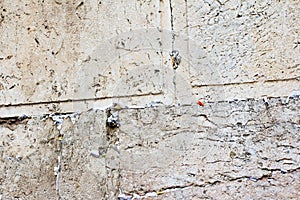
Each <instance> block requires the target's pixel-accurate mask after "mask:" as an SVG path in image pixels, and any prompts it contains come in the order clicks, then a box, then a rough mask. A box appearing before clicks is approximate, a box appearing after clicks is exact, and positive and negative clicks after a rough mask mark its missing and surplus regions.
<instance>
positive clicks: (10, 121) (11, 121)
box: [0, 115, 31, 131]
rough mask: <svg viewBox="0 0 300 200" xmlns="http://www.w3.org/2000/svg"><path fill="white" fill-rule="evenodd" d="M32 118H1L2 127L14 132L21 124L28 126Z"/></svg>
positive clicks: (22, 116) (23, 116) (24, 116)
mask: <svg viewBox="0 0 300 200" xmlns="http://www.w3.org/2000/svg"><path fill="white" fill-rule="evenodd" d="M30 118H31V117H29V116H27V115H21V116H18V117H0V125H2V126H4V127H5V128H8V129H10V130H11V131H14V130H15V129H16V128H17V127H18V125H19V124H26V123H27V122H28V120H29V119H30Z"/></svg>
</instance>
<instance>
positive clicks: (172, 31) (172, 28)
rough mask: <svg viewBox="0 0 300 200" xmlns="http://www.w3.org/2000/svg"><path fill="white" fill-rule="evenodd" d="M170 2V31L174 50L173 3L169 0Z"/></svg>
mask: <svg viewBox="0 0 300 200" xmlns="http://www.w3.org/2000/svg"><path fill="white" fill-rule="evenodd" d="M169 4H170V20H171V33H172V51H173V50H174V42H175V33H174V16H173V5H172V0H169Z"/></svg>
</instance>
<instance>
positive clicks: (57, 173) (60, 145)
mask: <svg viewBox="0 0 300 200" xmlns="http://www.w3.org/2000/svg"><path fill="white" fill-rule="evenodd" d="M62 139H63V135H62V134H61V133H60V130H59V135H58V141H59V143H58V145H59V147H58V156H57V166H56V167H54V175H55V190H56V194H57V196H58V199H61V197H60V193H59V175H60V172H61V158H62Z"/></svg>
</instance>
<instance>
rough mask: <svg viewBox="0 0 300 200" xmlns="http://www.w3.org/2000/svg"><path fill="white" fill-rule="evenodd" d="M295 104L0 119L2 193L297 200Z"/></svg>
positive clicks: (8, 196)
mask: <svg viewBox="0 0 300 200" xmlns="http://www.w3.org/2000/svg"><path fill="white" fill-rule="evenodd" d="M299 103H300V101H299V97H298V98H294V99H290V101H289V102H288V103H285V101H284V102H282V99H280V98H273V99H269V101H268V105H266V103H265V102H263V101H257V100H247V101H234V102H231V103H230V102H223V103H208V104H206V105H205V107H204V108H203V107H198V106H177V107H173V106H172V107H161V106H159V107H152V108H143V109H121V110H119V111H118V113H119V115H118V116H119V120H120V125H121V126H120V127H119V128H114V129H112V128H109V127H107V126H106V119H107V112H105V111H100V110H90V111H88V112H83V113H80V114H72V115H70V114H67V115H61V116H60V115H50V116H45V117H43V118H37V117H35V118H31V119H23V118H24V117H23V118H22V119H21V118H19V119H2V120H1V132H0V134H1V140H2V141H1V163H2V164H1V167H2V171H3V173H2V174H1V190H0V194H1V195H2V197H3V198H4V199H13V198H14V197H16V198H17V197H18V198H21V199H22V198H30V199H41V198H46V197H47V198H49V199H56V197H59V198H61V199H74V198H75V199H81V198H84V199H116V198H117V196H118V194H119V193H120V192H122V193H124V194H127V195H130V196H134V195H135V196H139V197H140V198H141V197H147V196H148V197H147V198H148V199H166V198H167V199H174V198H175V199H181V198H185V199H193V198H196V199H199V198H213V199H215V198H218V197H220V196H222V197H224V198H244V199H247V198H284V197H285V198H290V199H297V197H298V196H299V193H298V191H299V183H298V181H297V180H298V179H299V173H298V172H299V168H300V157H299V141H300V140H299V131H300V124H299V120H300V116H299V112H298V110H299V106H300V104H299ZM51 118H52V119H51ZM56 167H57V170H56V171H55V168H56ZM55 172H56V175H57V174H58V176H55ZM28 185H30V187H28ZM253 191H256V192H253ZM284 191H290V192H289V193H288V194H285V193H283V192H284ZM151 195H152V196H153V195H155V196H156V197H151ZM147 198H146V199H147Z"/></svg>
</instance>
